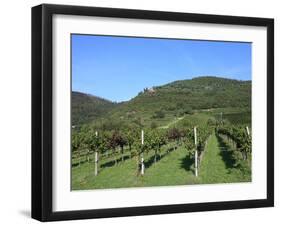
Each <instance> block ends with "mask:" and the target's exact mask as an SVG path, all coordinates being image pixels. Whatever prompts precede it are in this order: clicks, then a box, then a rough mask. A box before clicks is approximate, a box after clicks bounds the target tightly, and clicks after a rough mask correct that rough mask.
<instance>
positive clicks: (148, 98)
mask: <svg viewBox="0 0 281 226" xmlns="http://www.w3.org/2000/svg"><path fill="white" fill-rule="evenodd" d="M79 97H80V99H79ZM84 98H85V96H83V94H80V95H77V94H76V95H73V102H74V104H73V107H74V109H73V115H74V113H75V114H77V113H79V114H81V116H80V115H79V114H78V115H75V117H74V119H75V121H76V122H77V121H78V122H81V120H80V117H82V118H85V117H86V118H87V119H94V118H95V117H96V116H99V115H101V114H103V113H104V112H105V111H107V112H108V115H107V117H109V118H111V120H112V119H122V120H126V119H132V120H135V119H139V118H145V119H146V120H147V119H153V118H155V119H156V118H163V117H165V115H173V116H182V115H184V114H189V113H190V112H192V111H194V110H203V109H211V108H212V109H213V108H228V107H235V108H249V109H250V107H251V81H239V80H233V79H226V78H219V77H210V76H208V77H197V78H193V79H189V80H180V81H175V82H172V83H168V84H166V85H162V86H155V87H147V88H144V90H143V91H141V92H139V94H138V95H137V96H136V97H134V98H132V99H131V100H130V101H127V102H123V103H120V104H113V103H112V102H109V101H105V100H103V99H100V98H97V97H89V96H88V98H87V101H85V100H84V101H83V99H84ZM78 109H79V110H78ZM85 111H86V113H85ZM82 121H83V120H82Z"/></svg>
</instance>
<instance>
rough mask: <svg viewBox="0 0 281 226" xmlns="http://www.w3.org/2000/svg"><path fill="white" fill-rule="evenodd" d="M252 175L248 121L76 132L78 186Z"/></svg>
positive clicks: (204, 180)
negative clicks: (241, 123)
mask: <svg viewBox="0 0 281 226" xmlns="http://www.w3.org/2000/svg"><path fill="white" fill-rule="evenodd" d="M216 171H217V173H215V174H214V172H216ZM210 175H211V176H210ZM250 180H251V135H250V130H249V128H248V127H245V126H233V125H231V126H230V125H224V124H223V123H214V124H213V125H210V123H209V124H204V125H200V126H193V127H188V128H183V127H180V126H177V127H171V128H167V129H166V128H165V129H164V128H156V129H150V128H137V129H132V128H127V129H122V130H121V129H120V130H116V129H115V130H111V131H109V130H95V128H91V127H82V128H81V129H79V130H77V129H76V130H73V131H72V189H73V190H76V189H90V188H116V187H136V186H138V187H141V186H156V185H157V186H159V185H179V184H200V183H226V182H241V181H250Z"/></svg>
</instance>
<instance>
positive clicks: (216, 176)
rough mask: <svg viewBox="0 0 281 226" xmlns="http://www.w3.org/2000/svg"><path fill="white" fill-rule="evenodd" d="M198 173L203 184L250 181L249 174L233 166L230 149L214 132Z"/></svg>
mask: <svg viewBox="0 0 281 226" xmlns="http://www.w3.org/2000/svg"><path fill="white" fill-rule="evenodd" d="M199 175H200V181H201V183H204V184H205V183H207V184H212V183H234V182H248V181H251V175H250V174H248V173H244V172H243V171H241V170H240V169H239V168H236V167H235V165H234V160H233V159H232V157H231V150H229V148H228V146H227V145H226V144H225V143H223V142H222V141H219V140H218V138H217V137H216V135H214V134H213V135H211V137H210V138H209V141H208V144H207V147H206V149H205V152H204V156H203V160H202V163H201V165H200V171H199Z"/></svg>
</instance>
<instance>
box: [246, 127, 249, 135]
mask: <svg viewBox="0 0 281 226" xmlns="http://www.w3.org/2000/svg"><path fill="white" fill-rule="evenodd" d="M246 131H247V134H248V136H250V130H249V127H248V126H246Z"/></svg>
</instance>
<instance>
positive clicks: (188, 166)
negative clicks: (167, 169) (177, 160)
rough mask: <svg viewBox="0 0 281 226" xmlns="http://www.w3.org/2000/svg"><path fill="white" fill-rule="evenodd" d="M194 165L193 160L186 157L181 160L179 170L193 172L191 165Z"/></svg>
mask: <svg viewBox="0 0 281 226" xmlns="http://www.w3.org/2000/svg"><path fill="white" fill-rule="evenodd" d="M193 163H194V159H192V158H190V157H188V156H187V155H186V156H185V157H184V158H182V159H181V168H183V169H185V170H186V171H194V169H192V167H191V166H192V164H193Z"/></svg>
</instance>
